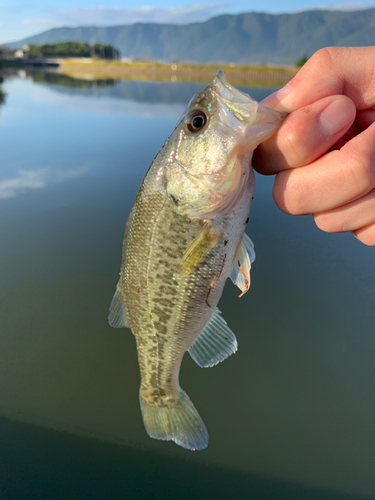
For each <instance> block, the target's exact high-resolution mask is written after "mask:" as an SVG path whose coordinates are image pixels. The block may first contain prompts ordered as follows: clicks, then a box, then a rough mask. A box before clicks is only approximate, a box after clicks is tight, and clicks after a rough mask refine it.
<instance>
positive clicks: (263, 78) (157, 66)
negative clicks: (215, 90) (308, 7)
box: [60, 59, 297, 86]
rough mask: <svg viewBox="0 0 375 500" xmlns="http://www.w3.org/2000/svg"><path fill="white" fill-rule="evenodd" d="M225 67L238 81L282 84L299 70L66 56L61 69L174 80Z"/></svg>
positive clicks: (209, 75)
mask: <svg viewBox="0 0 375 500" xmlns="http://www.w3.org/2000/svg"><path fill="white" fill-rule="evenodd" d="M219 67H221V68H222V69H223V70H224V71H225V73H226V75H227V77H228V79H229V80H230V81H231V82H232V83H235V84H247V85H249V84H252V85H262V86H279V85H284V84H285V83H287V82H288V81H289V80H290V79H291V78H292V77H293V76H294V75H295V74H296V72H297V68H294V67H275V66H245V65H229V64H217V65H214V64H188V63H173V64H161V63H157V62H152V61H136V62H131V63H123V62H120V61H101V60H93V61H92V62H86V63H81V62H79V61H77V60H75V61H72V60H69V59H68V60H66V61H65V62H64V63H62V64H61V66H60V71H61V72H62V73H63V74H65V75H68V76H71V77H75V78H87V79H91V78H92V79H101V78H113V79H121V78H129V79H138V80H160V81H165V80H169V81H170V80H172V81H202V82H210V81H211V80H212V79H213V77H214V76H215V74H216V71H217V70H218V68H219Z"/></svg>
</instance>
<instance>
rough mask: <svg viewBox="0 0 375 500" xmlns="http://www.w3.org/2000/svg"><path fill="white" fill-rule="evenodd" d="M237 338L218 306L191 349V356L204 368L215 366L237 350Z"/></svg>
mask: <svg viewBox="0 0 375 500" xmlns="http://www.w3.org/2000/svg"><path fill="white" fill-rule="evenodd" d="M237 345H238V344H237V339H236V337H235V335H234V333H233V332H232V330H231V329H230V328H229V327H228V326H227V323H226V321H225V319H224V318H223V317H222V316H221V315H220V311H219V309H217V308H216V311H215V312H214V314H213V316H212V318H211V319H210V321H209V322H208V323H207V325H206V326H205V327H204V329H203V330H202V332H201V333H200V334H199V336H198V337H197V338H196V339H195V341H194V343H193V345H192V346H191V347H190V349H189V354H190V356H191V357H192V358H193V359H194V361H195V362H196V363H197V365H199V366H200V367H202V368H208V367H210V366H215V365H217V364H218V363H220V361H224V359H226V358H227V357H228V356H230V355H231V354H233V353H235V352H236V351H237Z"/></svg>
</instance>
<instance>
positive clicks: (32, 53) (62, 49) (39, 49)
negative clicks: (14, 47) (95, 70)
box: [28, 42, 119, 59]
mask: <svg viewBox="0 0 375 500" xmlns="http://www.w3.org/2000/svg"><path fill="white" fill-rule="evenodd" d="M91 55H92V51H91V48H90V45H89V44H87V43H86V42H56V43H45V44H43V45H36V44H33V43H31V44H30V46H29V51H28V56H29V57H32V58H35V57H90V56H91ZM94 56H95V57H100V58H103V59H117V58H118V56H119V51H118V50H117V49H115V48H114V47H112V45H103V44H100V43H96V44H95V45H94Z"/></svg>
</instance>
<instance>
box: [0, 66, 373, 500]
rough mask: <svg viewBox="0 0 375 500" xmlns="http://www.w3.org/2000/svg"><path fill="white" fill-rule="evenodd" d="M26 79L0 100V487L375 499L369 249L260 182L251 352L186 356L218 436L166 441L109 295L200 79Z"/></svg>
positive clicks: (190, 383)
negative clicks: (208, 363)
mask: <svg viewBox="0 0 375 500" xmlns="http://www.w3.org/2000/svg"><path fill="white" fill-rule="evenodd" d="M21 76H23V78H20V77H16V76H14V77H7V78H6V79H5V81H4V83H3V85H2V87H3V90H5V92H6V93H7V95H6V99H5V104H3V105H2V106H1V107H0V151H1V164H0V207H1V210H0V214H1V215H0V231H1V236H2V238H1V245H0V275H1V280H0V309H1V329H0V343H1V344H0V345H1V349H0V416H1V417H3V418H0V443H1V445H0V464H2V465H1V467H0V470H1V472H0V498H6V499H8V498H9V499H10V498H12V499H13V498H51V499H55V498H90V499H91V498H124V497H126V498H184V495H186V498H204V497H205V498H207V496H208V497H210V496H212V498H213V497H214V496H215V497H216V498H231V497H232V495H236V496H237V498H256V499H258V498H264V499H276V498H277V499H279V498H280V499H281V498H283V499H284V498H285V499H291V498H319V499H326V498H327V499H328V498H335V499H344V498H345V499H349V498H350V499H359V498H362V496H363V498H364V497H365V496H366V497H373V498H375V473H374V471H375V362H374V359H375V328H374V325H375V307H374V300H375V265H374V263H375V255H374V249H373V248H367V247H365V246H363V245H362V244H361V243H359V242H358V241H356V240H355V238H353V237H352V236H350V235H348V234H340V235H330V234H325V233H323V232H321V231H319V230H318V229H317V228H316V227H315V225H314V222H313V220H312V218H310V217H291V216H287V215H285V214H283V213H281V212H280V211H279V210H278V209H277V207H276V206H275V204H274V202H273V200H272V195H271V188H272V178H261V177H259V176H258V177H257V188H256V194H255V200H254V203H253V207H252V210H251V214H250V222H249V224H248V233H249V235H250V236H251V238H252V239H253V241H254V243H255V247H256V251H257V260H256V262H255V264H254V266H253V271H252V287H251V290H250V292H249V293H247V294H246V295H245V296H244V297H243V298H242V299H238V298H237V296H238V290H237V289H236V288H235V287H234V286H233V285H232V284H231V283H229V282H228V283H227V286H226V288H225V291H224V294H223V297H222V299H221V302H220V308H221V309H222V311H223V316H224V318H225V319H226V320H227V322H228V324H229V325H230V327H231V328H232V329H233V331H234V332H235V333H236V336H237V338H238V341H239V351H238V353H237V354H236V355H234V356H231V357H230V358H229V359H228V360H226V361H225V362H224V363H221V364H220V365H218V366H216V367H214V368H212V369H209V370H205V369H200V368H199V367H198V366H196V365H195V364H194V363H193V361H192V360H191V359H190V358H189V357H188V356H186V358H185V359H184V362H183V365H182V369H181V386H182V387H183V388H184V390H186V392H187V393H188V394H189V395H190V397H191V399H192V400H193V401H194V404H195V405H196V407H197V409H198V411H199V413H200V414H201V416H202V418H203V419H204V421H205V423H206V425H207V428H208V430H209V433H210V445H209V448H208V449H207V450H206V451H204V452H201V453H188V452H186V451H184V450H182V449H179V448H178V447H177V446H175V445H174V444H173V443H163V442H157V441H153V440H151V439H150V438H149V437H148V436H147V435H146V433H145V431H144V429H143V424H142V420H141V415H140V410H139V405H138V390H139V373H138V366H137V359H136V350H135V342H134V338H133V336H132V335H131V333H130V331H129V330H124V329H122V330H115V329H112V328H110V327H109V326H108V324H107V315H108V307H109V304H110V301H111V298H112V295H113V292H114V289H115V286H116V283H117V279H118V273H119V269H120V260H121V245H122V239H123V232H124V227H125V221H126V218H127V215H128V213H129V211H130V209H131V206H132V205H133V202H134V198H135V196H136V193H137V191H138V188H139V185H140V183H141V181H142V178H143V176H144V174H145V172H146V170H147V168H148V166H149V164H150V163H151V161H152V159H153V157H154V156H155V154H156V153H157V152H158V150H159V149H160V147H161V146H162V144H163V142H164V141H165V139H166V137H167V136H168V134H169V133H170V132H171V130H172V129H173V127H174V124H175V123H176V121H177V119H178V118H179V116H180V114H181V112H182V111H183V109H184V107H185V106H186V104H187V102H188V101H189V100H190V98H191V96H192V95H193V94H194V93H195V92H197V91H199V90H200V89H201V88H202V87H204V85H202V84H191V83H152V82H136V81H121V82H118V83H114V82H110V81H107V82H104V83H103V82H102V83H101V84H99V83H98V84H93V83H92V82H83V81H80V82H77V81H72V80H69V79H67V78H66V79H65V78H54V77H48V78H45V77H42V76H40V75H39V76H38V75H36V76H35V77H34V79H33V78H31V77H26V78H25V75H21ZM243 90H246V91H247V92H249V93H250V94H251V95H252V96H253V97H254V98H256V99H258V100H259V99H262V98H264V97H265V96H266V95H267V94H268V93H269V92H270V91H272V89H260V88H249V89H245V88H243ZM30 424H32V425H30ZM61 431H64V432H61ZM147 478H148V479H147ZM69 481H70V482H69ZM67 482H68V483H67ZM67 484H70V486H67ZM215 488H216V489H215ZM1 494H2V496H1ZM106 495H108V496H106Z"/></svg>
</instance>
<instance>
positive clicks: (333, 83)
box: [262, 47, 375, 112]
mask: <svg viewBox="0 0 375 500" xmlns="http://www.w3.org/2000/svg"><path fill="white" fill-rule="evenodd" d="M339 94H342V95H345V96H347V97H349V98H350V99H351V100H352V101H353V102H354V104H355V106H356V108H357V109H358V110H364V109H371V108H372V107H375V47H328V48H324V49H321V50H318V52H316V53H315V54H314V55H313V56H312V57H311V58H310V59H309V60H308V61H307V63H306V64H305V65H304V66H303V67H302V68H301V69H300V71H299V72H298V73H297V75H296V76H295V77H294V78H293V79H292V80H291V81H290V82H289V83H288V84H287V85H286V86H285V87H284V88H282V89H280V90H278V91H277V92H275V93H274V94H271V95H270V96H269V97H267V98H266V99H265V100H264V101H263V102H262V104H265V105H266V106H268V107H270V108H273V109H277V110H278V111H287V112H292V111H295V110H296V109H299V108H301V107H303V106H307V105H309V104H312V103H314V102H316V101H318V100H319V99H322V98H324V97H328V96H330V95H339Z"/></svg>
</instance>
